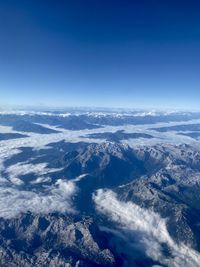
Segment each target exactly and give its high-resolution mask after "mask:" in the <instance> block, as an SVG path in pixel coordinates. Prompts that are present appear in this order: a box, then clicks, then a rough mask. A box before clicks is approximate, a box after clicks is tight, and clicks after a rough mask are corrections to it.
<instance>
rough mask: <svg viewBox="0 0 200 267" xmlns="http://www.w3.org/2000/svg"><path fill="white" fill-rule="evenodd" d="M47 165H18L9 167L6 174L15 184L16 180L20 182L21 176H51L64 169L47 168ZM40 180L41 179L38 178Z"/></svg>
mask: <svg viewBox="0 0 200 267" xmlns="http://www.w3.org/2000/svg"><path fill="white" fill-rule="evenodd" d="M47 165H48V164H47V163H38V164H31V163H17V164H13V165H11V166H9V167H8V168H7V169H6V173H7V174H8V178H9V180H10V181H11V182H15V181H16V179H18V180H19V176H21V175H26V174H31V173H33V174H35V175H37V176H43V175H45V174H49V173H52V172H58V171H60V170H62V168H57V169H55V168H47ZM38 178H39V177H38Z"/></svg>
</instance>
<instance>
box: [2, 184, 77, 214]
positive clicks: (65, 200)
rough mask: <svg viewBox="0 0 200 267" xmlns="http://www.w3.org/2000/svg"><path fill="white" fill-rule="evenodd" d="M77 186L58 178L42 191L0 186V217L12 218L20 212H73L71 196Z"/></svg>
mask: <svg viewBox="0 0 200 267" xmlns="http://www.w3.org/2000/svg"><path fill="white" fill-rule="evenodd" d="M76 191H77V188H76V186H75V184H74V183H73V182H71V181H66V180H62V179H59V180H57V182H56V183H55V184H54V185H52V186H49V187H47V188H46V190H45V191H44V192H36V191H26V190H18V189H17V188H15V187H6V186H4V187H0V217H3V218H12V217H16V216H17V215H19V214H20V213H25V212H28V211H30V212H33V213H50V212H55V211H58V212H61V213H64V212H68V213H75V212H76V211H75V209H74V208H73V205H72V197H73V196H74V195H75V194H76Z"/></svg>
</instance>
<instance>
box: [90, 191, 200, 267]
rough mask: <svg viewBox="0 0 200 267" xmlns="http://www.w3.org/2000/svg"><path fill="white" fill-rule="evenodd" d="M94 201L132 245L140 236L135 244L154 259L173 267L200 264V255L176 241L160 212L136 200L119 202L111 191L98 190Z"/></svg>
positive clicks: (98, 208)
mask: <svg viewBox="0 0 200 267" xmlns="http://www.w3.org/2000/svg"><path fill="white" fill-rule="evenodd" d="M93 200H94V201H95V203H96V208H97V210H98V211H99V212H101V213H103V214H105V215H107V216H108V217H109V218H110V219H111V220H112V221H113V222H115V223H116V225H117V227H118V230H119V231H120V232H121V233H122V234H123V235H125V236H126V238H127V240H129V242H130V244H131V242H132V243H133V242H134V239H135V236H137V241H136V243H135V246H136V247H137V249H140V250H143V251H144V252H145V254H146V255H147V256H148V257H150V258H151V259H152V260H154V261H158V262H160V264H164V265H166V266H170V267H180V266H191V267H199V262H200V254H199V253H198V252H197V251H195V250H193V249H192V248H190V247H188V246H186V245H185V244H177V243H175V241H174V240H173V239H172V238H171V236H170V235H169V232H168V230H167V226H166V219H163V218H161V217H160V215H159V214H157V213H155V212H153V211H151V210H147V209H143V208H141V207H139V206H138V205H135V204H134V203H132V202H122V201H119V200H118V199H117V196H116V194H115V193H114V192H112V191H110V190H102V189H100V190H97V192H96V193H95V194H94V195H93ZM163 246H165V248H168V251H169V255H168V256H166V255H165V254H164V252H163ZM132 248H133V249H134V246H132Z"/></svg>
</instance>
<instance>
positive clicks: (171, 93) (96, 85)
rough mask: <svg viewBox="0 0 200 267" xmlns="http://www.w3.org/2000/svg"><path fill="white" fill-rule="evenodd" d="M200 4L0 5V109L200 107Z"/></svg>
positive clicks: (25, 1)
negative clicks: (21, 106)
mask: <svg viewBox="0 0 200 267" xmlns="http://www.w3.org/2000/svg"><path fill="white" fill-rule="evenodd" d="M199 72H200V2H199V1H198V0H196V1H194V0H190V1H189V0H188V1H184V0H183V1H176V0H174V1H170V0H168V1H165V0H162V1H160V0H147V1H144V0H138V1H134V0H132V1H131V0H130V1H126V0H123V1H122V0H121V1H119V0H115V1H111V0H90V1H89V0H84V1H82V0H79V1H76V0H73V1H72V0H71V1H67V0H65V1H64V0H54V1H53V0H20V1H18V0H0V104H1V105H41V106H106V107H112V106H113V107H118V106H119V107H132V108H134V107H136V108H137V107H141V108H143V107H146V108H148V107H150V108H165V107H166V108H171V107H172V108H184V109H185V108H189V109H190V108H191V109H193V108H199V99H200V73H199Z"/></svg>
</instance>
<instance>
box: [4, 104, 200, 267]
mask: <svg viewBox="0 0 200 267" xmlns="http://www.w3.org/2000/svg"><path fill="white" fill-rule="evenodd" d="M199 141H200V113H197V112H195V113H194V112H173V111H172V112H169V111H168V112H155V111H130V110H129V111H125V110H122V111H120V112H117V111H116V110H100V111H99V110H83V109H82V110H76V109H72V110H70V109H69V110H67V111H66V110H63V111H4V110H2V111H1V112H0V266H6V267H7V266H9V267H15V266H24V267H29V266H38V267H47V266H52V267H54V266H58V267H64V266H85V267H87V266H89V267H92V266H99V267H100V266H144V267H153V266H154V267H156V266H157V267H158V266H163V267H182V266H188V267H198V266H200V208H199V203H200V142H199Z"/></svg>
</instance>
